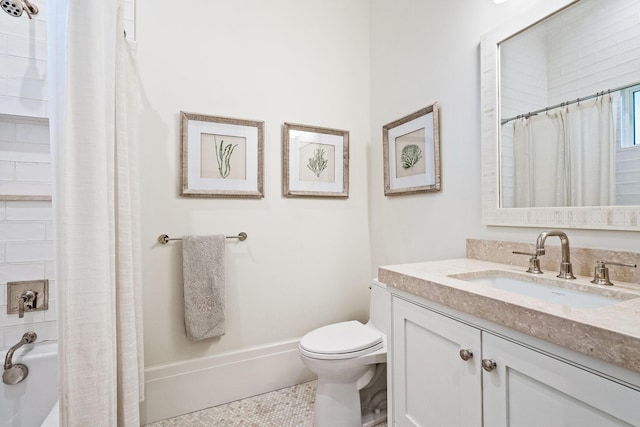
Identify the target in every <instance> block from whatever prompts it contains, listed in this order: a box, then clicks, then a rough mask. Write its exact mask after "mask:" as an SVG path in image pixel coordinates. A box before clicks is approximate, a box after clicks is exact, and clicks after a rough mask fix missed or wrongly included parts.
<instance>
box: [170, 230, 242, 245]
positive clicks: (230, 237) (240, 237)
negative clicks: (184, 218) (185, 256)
mask: <svg viewBox="0 0 640 427" xmlns="http://www.w3.org/2000/svg"><path fill="white" fill-rule="evenodd" d="M225 237H226V238H227V239H238V240H240V241H241V242H244V241H245V240H247V233H245V232H244V231H242V232H240V233H238V235H237V236H225ZM169 240H182V238H181V237H174V238H170V237H169V236H168V235H166V234H161V235H159V236H158V242H160V243H162V244H163V245H165V244H167V243H169Z"/></svg>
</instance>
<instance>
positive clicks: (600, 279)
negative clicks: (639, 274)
mask: <svg viewBox="0 0 640 427" xmlns="http://www.w3.org/2000/svg"><path fill="white" fill-rule="evenodd" d="M607 265H619V266H621V267H631V268H636V267H637V265H636V264H633V263H630V262H613V261H597V262H596V268H595V270H594V272H593V280H592V281H591V283H594V284H596V285H605V286H613V283H612V282H611V280H609V269H608V268H607Z"/></svg>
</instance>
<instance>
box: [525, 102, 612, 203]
mask: <svg viewBox="0 0 640 427" xmlns="http://www.w3.org/2000/svg"><path fill="white" fill-rule="evenodd" d="M614 147H615V132H614V121H613V109H612V100H611V97H610V96H602V97H599V98H597V99H595V100H591V101H583V102H580V103H577V104H573V105H570V106H567V107H563V108H560V109H558V110H556V111H553V112H547V113H541V114H538V115H536V116H531V117H529V118H521V119H517V120H516V121H515V123H514V133H513V152H514V200H515V201H514V207H555V206H609V205H612V204H613V202H614V197H615V187H614V186H615V176H614V173H615V167H614V158H615V157H614Z"/></svg>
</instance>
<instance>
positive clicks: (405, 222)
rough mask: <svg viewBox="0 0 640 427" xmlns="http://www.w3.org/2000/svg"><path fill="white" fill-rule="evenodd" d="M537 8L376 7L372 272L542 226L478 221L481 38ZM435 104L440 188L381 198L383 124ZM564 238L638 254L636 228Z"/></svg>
mask: <svg viewBox="0 0 640 427" xmlns="http://www.w3.org/2000/svg"><path fill="white" fill-rule="evenodd" d="M534 3H535V1H534V0H519V1H510V2H507V3H504V4H501V5H496V4H494V3H493V2H492V1H490V0H482V1H473V2H469V1H464V0H453V1H448V2H442V1H436V0H430V1H418V0H398V1H393V2H391V1H383V0H378V1H372V3H371V29H372V30H371V33H372V36H371V100H372V110H371V135H372V136H371V139H372V141H371V147H370V150H369V174H370V177H371V178H370V202H369V204H370V206H369V215H370V223H371V230H372V232H371V240H372V262H373V271H375V268H376V266H378V265H385V264H395V263H405V262H414V261H424V260H435V259H443V258H449V257H462V256H464V255H465V239H466V238H484V239H495V240H502V239H504V240H511V241H521V242H531V243H533V242H535V239H536V237H537V234H538V233H539V232H540V231H541V230H540V229H531V228H525V227H522V228H510V227H489V226H484V225H483V224H482V218H481V190H482V186H481V180H480V177H481V170H480V165H481V164H480V113H481V112H480V59H479V58H480V54H479V50H480V48H479V43H480V37H481V36H482V35H483V34H484V33H486V32H488V31H490V30H492V29H493V28H495V27H496V26H498V25H499V24H500V23H502V22H506V21H507V20H508V19H509V18H510V17H514V16H517V15H518V14H521V13H523V11H524V10H526V9H527V8H528V7H531V5H533V4H534ZM436 101H437V102H439V103H440V107H441V144H442V174H443V178H442V191H441V192H440V193H437V194H420V195H412V196H405V197H393V198H392V197H385V196H384V195H383V191H382V189H383V177H382V130H381V128H382V126H383V125H384V124H386V123H388V122H391V121H392V120H395V119H397V118H399V117H402V116H404V115H406V114H408V113H410V112H413V111H416V110H418V109H419V108H421V107H424V106H426V105H429V104H431V103H433V102H436ZM568 234H569V237H570V239H571V244H572V245H573V246H575V247H594V248H603V249H619V250H631V251H638V249H639V246H638V237H640V236H638V233H634V232H624V231H617V232H616V231H593V230H570V231H569V232H568ZM549 243H550V244H553V243H555V242H549ZM525 264H526V259H523V267H524V266H525Z"/></svg>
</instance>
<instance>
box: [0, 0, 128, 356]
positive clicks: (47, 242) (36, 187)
mask: <svg viewBox="0 0 640 427" xmlns="http://www.w3.org/2000/svg"><path fill="white" fill-rule="evenodd" d="M35 3H36V4H37V6H38V8H39V9H40V12H39V13H38V15H34V16H33V19H32V20H29V19H28V18H27V17H26V16H23V17H21V18H13V17H10V16H9V15H7V14H4V13H0V199H1V196H3V195H4V196H8V195H16V194H21V195H36V194H37V195H50V194H51V182H52V172H51V163H50V160H51V155H50V146H49V126H48V121H47V117H48V112H47V97H48V88H47V37H46V36H47V34H46V32H47V28H46V15H47V9H46V6H47V2H46V1H45V0H35ZM124 6H125V8H124V15H125V16H124V25H125V30H126V32H127V38H128V39H129V40H134V39H135V20H134V17H135V1H134V0H125V1H124ZM53 239H54V233H53V209H52V203H51V202H50V201H10V200H0V347H8V346H11V345H13V344H15V343H16V342H18V341H19V340H20V338H21V337H22V334H24V332H26V331H27V330H33V331H35V332H36V333H37V334H38V340H39V341H44V340H55V339H57V324H56V318H57V301H56V295H57V283H56V280H55V264H54V240H53ZM37 279H49V310H47V311H38V312H33V313H25V316H24V318H22V319H19V318H18V315H17V314H11V315H8V314H7V301H6V298H7V286H6V284H7V282H12V281H21V280H37Z"/></svg>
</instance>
